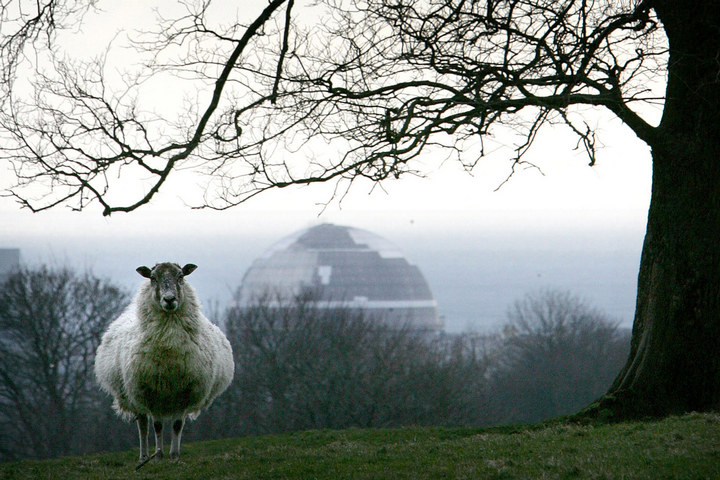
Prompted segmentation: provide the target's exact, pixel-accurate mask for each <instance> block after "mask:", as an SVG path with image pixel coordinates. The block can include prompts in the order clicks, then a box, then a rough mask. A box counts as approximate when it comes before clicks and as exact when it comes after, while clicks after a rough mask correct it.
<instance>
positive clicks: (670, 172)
mask: <svg viewBox="0 0 720 480" xmlns="http://www.w3.org/2000/svg"><path fill="white" fill-rule="evenodd" d="M718 3H720V2H717V1H709V2H702V1H692V2H675V1H673V0H669V1H656V2H654V3H653V5H654V8H655V11H656V12H657V15H658V18H659V19H660V20H661V22H662V23H663V26H664V27H665V31H666V33H667V36H668V40H669V44H670V58H669V62H668V63H669V66H668V84H667V92H666V103H665V108H664V112H663V118H662V121H661V123H660V125H659V126H658V128H657V133H658V135H657V138H658V140H657V141H655V142H652V144H651V147H652V158H653V184H652V197H651V203H650V210H649V213H648V225H647V233H646V236H645V242H644V246H643V253H642V258H641V261H640V273H639V277H638V296H637V306H636V312H635V323H634V326H633V334H632V345H631V352H630V357H629V359H628V362H627V365H626V366H625V367H624V369H623V370H622V371H621V372H620V375H619V376H618V378H617V379H616V380H615V383H614V385H613V386H612V387H611V389H610V391H609V393H608V394H607V395H606V396H605V397H604V398H602V399H601V400H600V401H599V402H597V403H596V404H594V405H592V406H591V407H589V408H588V409H587V410H586V412H584V413H589V412H592V413H593V415H598V414H599V415H601V416H604V417H610V418H614V419H625V418H637V417H643V416H661V415H666V414H670V413H682V412H687V411H694V410H696V411H702V410H708V409H713V408H717V407H718V406H720V158H718V157H719V156H720V83H719V79H720V63H718V62H719V61H720V60H719V59H720V36H718V35H717V32H718V26H720V14H719V13H718V12H720V5H718ZM581 415H582V413H581Z"/></svg>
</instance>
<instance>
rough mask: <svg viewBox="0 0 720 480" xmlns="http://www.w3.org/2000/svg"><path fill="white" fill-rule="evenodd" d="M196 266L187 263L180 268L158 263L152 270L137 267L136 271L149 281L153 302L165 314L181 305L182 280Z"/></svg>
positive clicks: (174, 265) (173, 264) (166, 263)
mask: <svg viewBox="0 0 720 480" xmlns="http://www.w3.org/2000/svg"><path fill="white" fill-rule="evenodd" d="M196 268H197V265H193V264H192V263H188V264H187V265H185V266H184V267H182V268H181V267H180V265H178V264H177V263H170V262H165V263H158V264H156V265H155V266H154V267H153V268H148V267H144V266H143V267H138V268H137V269H136V271H137V272H138V273H139V274H140V275H142V276H143V277H145V278H149V279H150V284H151V285H152V287H153V295H154V299H155V302H156V303H157V304H158V305H159V306H160V308H162V309H163V310H165V311H166V312H174V311H175V310H177V309H178V308H179V307H180V305H182V303H183V300H184V298H183V288H182V284H183V282H184V280H183V278H184V277H185V276H186V275H190V274H191V273H192V272H194V271H195V269H196Z"/></svg>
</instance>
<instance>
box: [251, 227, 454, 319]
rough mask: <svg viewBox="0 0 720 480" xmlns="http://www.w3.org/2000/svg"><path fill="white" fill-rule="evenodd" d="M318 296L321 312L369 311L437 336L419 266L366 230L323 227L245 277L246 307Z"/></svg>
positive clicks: (288, 240) (293, 238)
mask: <svg viewBox="0 0 720 480" xmlns="http://www.w3.org/2000/svg"><path fill="white" fill-rule="evenodd" d="M303 291H312V292H314V294H315V295H316V296H317V299H318V302H317V305H318V306H320V307H334V306H347V307H350V308H360V309H363V310H367V311H368V313H370V314H371V315H372V316H373V317H375V318H382V319H383V320H385V321H388V322H392V323H394V324H398V325H400V324H405V323H409V324H410V325H412V326H414V327H416V328H423V329H431V330H437V329H440V328H442V324H441V323H440V321H439V320H438V316H437V309H436V302H435V299H434V298H433V296H432V293H431V292H430V288H429V287H428V284H427V281H426V280H425V277H423V275H422V273H421V272H420V270H419V269H418V267H416V266H415V265H411V264H410V263H409V262H408V261H407V260H406V259H405V257H404V256H403V255H402V253H401V252H400V250H399V249H398V248H397V247H396V246H394V245H393V244H392V243H390V242H388V241H387V240H385V239H383V238H382V237H379V236H377V235H375V234H373V233H370V232H368V231H366V230H360V229H357V228H350V227H343V226H337V225H331V224H327V223H325V224H322V225H318V226H315V227H312V228H310V229H307V230H302V231H299V232H296V233H295V234H293V235H290V236H288V237H285V238H283V239H282V240H280V241H279V242H277V243H276V244H275V245H273V246H272V247H271V248H270V249H268V250H267V251H266V252H265V254H263V255H262V256H261V257H260V258H258V259H256V260H255V261H254V262H253V264H252V265H251V266H250V268H249V269H248V271H247V272H246V273H245V276H244V277H243V281H242V285H241V287H240V292H239V299H238V300H239V304H240V306H248V305H250V304H252V302H253V301H254V300H256V299H257V298H259V297H261V296H262V295H264V294H267V293H271V294H275V293H278V294H280V295H281V296H283V297H285V298H289V297H291V296H293V295H297V294H300V293H302V292H303Z"/></svg>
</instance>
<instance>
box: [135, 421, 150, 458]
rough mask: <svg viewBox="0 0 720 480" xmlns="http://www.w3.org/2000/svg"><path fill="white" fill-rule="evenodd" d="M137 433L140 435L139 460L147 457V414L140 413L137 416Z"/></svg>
mask: <svg viewBox="0 0 720 480" xmlns="http://www.w3.org/2000/svg"><path fill="white" fill-rule="evenodd" d="M137 426H138V435H140V461H141V462H142V461H143V460H146V459H147V458H148V416H147V415H145V414H143V413H141V414H138V416H137Z"/></svg>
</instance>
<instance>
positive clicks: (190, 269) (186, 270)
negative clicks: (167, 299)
mask: <svg viewBox="0 0 720 480" xmlns="http://www.w3.org/2000/svg"><path fill="white" fill-rule="evenodd" d="M196 268H197V265H193V264H192V263H188V264H187V265H185V266H184V267H183V268H182V272H183V275H190V274H191V273H192V272H194V271H195V269H196Z"/></svg>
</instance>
